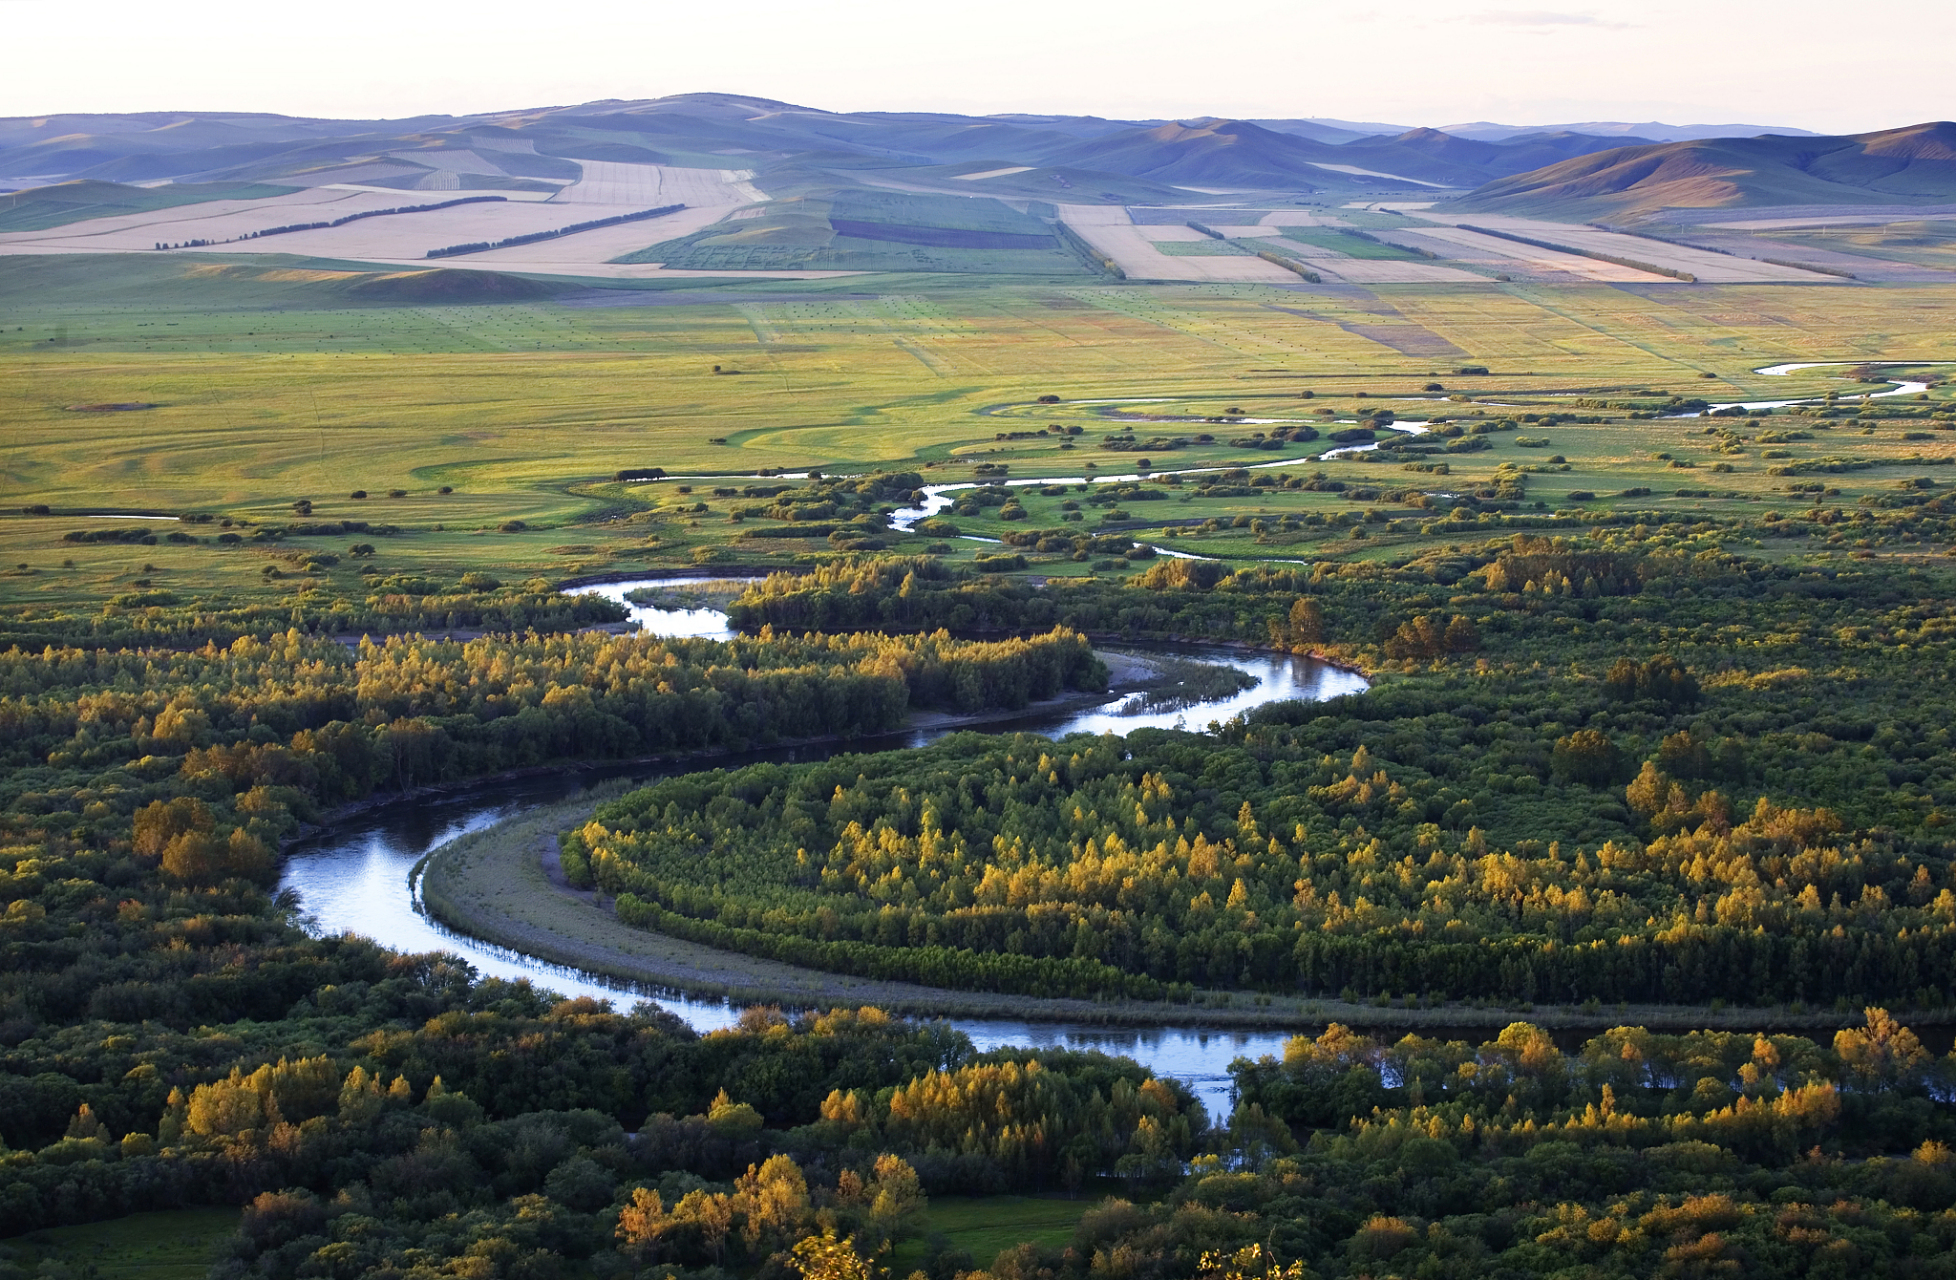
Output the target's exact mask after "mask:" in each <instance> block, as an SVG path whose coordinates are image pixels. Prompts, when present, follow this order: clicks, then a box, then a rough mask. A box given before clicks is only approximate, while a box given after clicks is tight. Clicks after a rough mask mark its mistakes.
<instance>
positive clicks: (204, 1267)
mask: <svg viewBox="0 0 1956 1280" xmlns="http://www.w3.org/2000/svg"><path fill="white" fill-rule="evenodd" d="M237 1229H238V1211H237V1210H236V1209H174V1210H168V1211H164V1212H158V1213H138V1214H132V1215H130V1216H129V1217H126V1218H116V1219H113V1220H111V1221H108V1222H92V1223H89V1224H88V1225H86V1226H80V1227H53V1228H50V1229H48V1230H45V1231H35V1232H31V1233H29V1234H28V1235H24V1236H20V1237H17V1238H15V1239H13V1240H10V1241H8V1242H6V1244H5V1245H4V1246H0V1260H5V1261H10V1262H12V1263H13V1264H14V1265H15V1266H17V1267H20V1268H21V1270H22V1272H23V1273H32V1272H35V1271H36V1270H38V1271H39V1273H40V1274H43V1275H56V1276H59V1275H86V1276H88V1277H90V1278H91V1280H203V1278H204V1275H205V1273H206V1272H208V1271H209V1270H210V1267H211V1264H212V1263H214V1262H216V1261H217V1260H218V1258H219V1257H220V1256H221V1255H222V1253H223V1251H224V1246H225V1245H226V1244H227V1243H228V1242H229V1240H230V1238H231V1236H232V1234H233V1233H234V1232H236V1231H237ZM9 1253H10V1254H12V1257H11V1258H8V1257H7V1256H6V1255H7V1254H9Z"/></svg>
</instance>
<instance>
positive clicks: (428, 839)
mask: <svg viewBox="0 0 1956 1280" xmlns="http://www.w3.org/2000/svg"><path fill="white" fill-rule="evenodd" d="M681 585H684V586H694V587H697V586H698V585H699V581H698V580H697V579H678V578H648V579H643V580H640V581H636V582H618V583H608V584H605V585H604V586H602V587H596V588H592V590H594V591H598V592H601V593H602V594H603V595H605V596H607V597H609V598H611V599H614V600H618V601H620V602H621V603H624V604H625V607H626V608H628V609H630V610H631V611H632V616H633V618H634V619H635V620H636V621H637V622H638V623H639V624H640V626H641V627H643V628H644V629H645V630H646V631H649V632H651V633H653V634H656V635H674V636H701V637H707V638H720V637H724V636H727V635H730V634H731V632H730V631H729V630H728V628H727V619H726V615H725V614H722V613H718V612H716V611H714V610H710V609H656V608H646V607H643V606H639V605H634V604H631V603H630V602H629V601H626V600H625V599H624V597H625V595H626V594H627V593H629V592H631V591H634V590H636V589H637V588H640V587H658V586H681ZM1128 647H1130V648H1133V649H1136V650H1140V649H1148V650H1152V651H1157V652H1164V653H1173V654H1176V655H1180V656H1188V657H1196V658H1200V659H1202V660H1203V661H1206V662H1216V663H1225V664H1227V665H1229V666H1232V667H1236V668H1237V669H1239V670H1241V671H1244V672H1246V673H1247V674H1249V675H1251V676H1253V677H1255V678H1256V681H1257V683H1256V684H1255V685H1254V686H1253V687H1252V688H1249V689H1246V690H1244V691H1243V692H1241V693H1238V694H1235V695H1233V696H1231V697H1229V698H1226V699H1222V700H1220V701H1216V702H1208V703H1203V704H1201V705H1199V706H1196V707H1192V708H1189V709H1187V710H1183V711H1161V710H1153V711H1149V710H1140V709H1137V708H1134V707H1132V706H1130V705H1129V704H1128V703H1127V702H1126V700H1124V699H1121V698H1118V697H1116V698H1114V699H1112V700H1110V701H1109V702H1108V703H1106V704H1104V705H1102V706H1099V707H1091V708H1087V709H1085V710H1080V709H1077V708H1076V709H1073V710H1069V711H1067V712H1064V713H1061V714H1057V715H1055V714H1051V713H1048V714H1045V715H1043V716H1042V715H1028V716H1025V717H1023V718H1020V719H1015V720H1012V721H1009V722H1005V723H998V722H993V723H990V724H987V725H985V726H984V729H985V730H986V731H988V732H1008V731H1012V732H1031V733H1042V734H1047V735H1050V736H1052V737H1061V736H1064V735H1065V734H1069V733H1128V732H1131V731H1132V730H1134V729H1139V728H1143V727H1148V726H1156V727H1163V728H1170V727H1178V726H1180V727H1187V728H1192V729H1200V728H1203V727H1206V726H1207V725H1208V724H1209V723H1210V722H1211V721H1220V720H1227V719H1229V718H1230V717H1231V716H1234V715H1236V714H1238V713H1240V712H1243V711H1246V710H1249V709H1250V708H1252V707H1256V706H1261V705H1262V704H1264V703H1267V702H1278V701H1283V700H1285V699H1293V698H1294V699H1303V700H1306V701H1321V700H1323V699H1326V698H1334V697H1337V696H1338V695H1340V694H1345V693H1353V692H1356V691H1358V690H1360V689H1363V688H1364V687H1365V680H1364V678H1363V677H1361V676H1358V675H1355V674H1353V673H1351V672H1349V671H1343V670H1340V669H1339V668H1336V667H1332V666H1329V665H1327V664H1325V663H1321V662H1314V661H1312V660H1310V659H1307V658H1293V657H1287V656H1284V655H1280V654H1273V653H1257V652H1251V651H1245V650H1237V649H1227V648H1222V647H1212V646H1193V645H1192V646H1166V645H1149V646H1144V645H1138V644H1137V645H1132V646H1128ZM948 732H953V730H950V729H932V730H912V731H908V732H903V733H897V734H892V735H888V736H886V737H882V738H873V739H858V740H857V741H855V742H852V743H850V744H849V747H848V749H849V750H852V751H874V750H888V749H890V748H895V747H914V746H922V745H924V744H926V743H928V742H931V741H934V740H935V739H937V738H939V737H942V736H943V735H944V734H945V733H948ZM834 750H835V748H834V746H833V745H832V744H819V745H815V746H809V747H801V748H790V749H781V750H774V751H762V752H752V753H747V754H744V755H739V756H729V757H722V758H719V759H716V760H714V761H712V762H710V765H711V766H719V765H730V766H731V765H740V764H744V763H748V762H750V761H753V760H761V759H768V760H794V759H797V758H801V759H820V758H822V757H825V756H828V755H830V754H833V752H834ZM689 767H694V768H697V767H700V766H698V765H693V766H689ZM674 771H675V768H674V766H664V767H651V766H645V765H636V766H630V765H618V766H610V767H599V768H593V769H590V770H586V771H582V772H580V773H579V774H577V775H576V776H569V775H551V776H545V777H537V778H526V779H520V780H517V781H513V782H498V783H495V784H493V785H485V786H482V787H475V788H468V789H462V790H458V791H457V792H455V793H454V794H453V795H449V796H442V797H436V798H427V797H421V798H417V799H415V800H413V801H408V802H403V803H399V804H391V805H385V806H382V807H380V808H376V809H374V810H371V811H369V812H367V813H364V814H361V815H360V816H358V817H356V818H352V819H349V820H348V821H346V822H342V823H339V824H337V825H335V826H334V827H333V828H332V829H330V830H329V831H327V832H326V833H324V834H323V835H320V836H318V837H315V838H314V839H312V840H310V841H307V842H305V843H303V844H301V845H299V846H297V847H295V848H294V849H293V850H292V851H291V853H290V854H289V856H288V857H287V859H286V863H285V870H284V875H283V878H282V880H281V883H280V886H279V887H280V888H281V889H291V890H293V891H294V892H296V893H297V894H298V895H299V899H300V901H301V902H302V903H303V905H304V909H305V912H306V914H307V915H308V916H309V917H310V920H311V927H312V928H313V929H314V930H315V931H317V932H319V933H322V934H337V933H356V934H360V935H362V936H364V937H369V938H372V939H374V940H375V941H377V942H380V943H381V944H383V945H385V946H388V947H391V948H393V949H395V950H397V951H407V952H426V951H446V952H450V953H453V954H455V955H458V956H460V957H462V958H463V959H465V960H467V961H468V962H469V963H470V964H472V965H474V966H475V967H476V969H477V970H478V971H479V972H481V973H483V974H485V975H490V976H495V977H500V978H510V979H516V978H527V979H529V980H531V981H532V982H534V983H536V984H537V985H538V986H539V987H544V988H547V989H550V990H553V991H559V992H562V993H563V994H565V995H570V996H596V997H599V998H601V999H605V1000H611V1001H613V1002H614V1003H616V1004H617V1005H619V1006H620V1007H629V1006H630V1005H631V1004H633V1003H636V1002H637V1001H640V1000H645V1001H648V1002H650V1003H652V1004H656V1005H658V1006H659V1007H660V1008H663V1009H667V1010H669V1011H671V1012H672V1013H675V1014H677V1015H678V1016H679V1017H681V1018H683V1019H685V1020H686V1022H688V1023H689V1024H691V1025H692V1026H693V1027H695V1028H697V1029H699V1030H701V1031H707V1030H711V1029H713V1028H716V1027H724V1026H728V1025H730V1024H731V1023H732V1022H733V1021H734V1020H735V1018H737V1017H738V1016H739V1012H740V1011H739V1009H738V1008H737V1007H732V1006H729V1005H727V1004H725V1003H723V1002H721V1001H717V1000H706V999H694V998H690V997H686V996H683V995H674V994H672V993H671V992H668V991H652V990H644V989H637V988H633V987H631V986H629V985H626V984H622V983H619V982H616V981H613V980H610V979H607V978H602V977H599V976H597V975H595V974H589V973H585V972H583V971H581V970H577V969H573V968H569V967H566V966H564V965H559V964H552V963H549V962H547V961H543V960H538V959H536V958H534V957H531V956H528V955H524V954H522V953H520V952H514V951H509V950H506V949H504V948H501V947H496V946H492V945H490V944H488V943H484V942H479V941H477V940H476V939H474V938H470V937H467V936H464V935H462V934H458V933H456V932H454V931H452V930H450V929H447V928H446V927H444V926H442V925H441V924H439V923H437V922H436V921H434V920H433V919H431V918H429V916H428V915H427V914H426V913H425V911H424V910H423V909H422V905H421V901H420V895H419V891H418V885H417V884H416V879H415V867H416V865H417V864H418V863H419V862H420V861H421V859H422V858H423V857H425V856H426V855H427V854H428V853H429V852H430V851H432V850H434V849H437V848H439V847H441V846H442V845H443V844H446V843H447V842H448V841H450V840H453V839H455V838H456V837H457V836H461V835H464V834H466V833H468V832H471V831H477V830H480V829H482V828H484V827H487V826H490V825H492V824H494V823H497V822H500V821H503V820H504V819H507V818H512V817H515V816H517V815H519V814H521V813H523V812H524V811H526V810H528V809H531V808H534V807H537V806H539V805H546V804H553V803H556V802H559V801H562V800H566V799H569V798H570V797H572V796H573V795H575V794H576V793H577V792H578V791H579V790H580V789H581V788H583V787H587V786H589V785H591V784H592V783H594V782H597V781H600V780H603V779H607V778H621V777H622V778H630V779H634V780H638V779H650V778H655V777H658V776H661V775H662V774H667V773H671V772H674ZM949 1021H950V1024H951V1025H952V1026H954V1027H956V1028H957V1029H958V1030H960V1031H962V1032H964V1033H965V1034H966V1035H968V1036H970V1037H971V1040H972V1042H973V1043H974V1044H975V1045H977V1047H978V1048H979V1049H980V1050H989V1049H996V1048H1000V1047H1003V1046H1007V1045H1033V1046H1042V1047H1044V1046H1064V1047H1071V1048H1093V1049H1102V1050H1105V1051H1107V1052H1109V1053H1119V1054H1125V1055H1127V1056H1128V1057H1132V1058H1134V1059H1136V1060H1138V1061H1140V1062H1142V1063H1143V1064H1145V1065H1146V1066H1148V1067H1149V1068H1150V1069H1152V1070H1153V1071H1155V1072H1157V1073H1158V1074H1161V1075H1165V1076H1173V1077H1175V1078H1177V1079H1180V1080H1183V1081H1185V1082H1187V1083H1188V1084H1189V1086H1190V1087H1191V1088H1193V1089H1194V1090H1195V1091H1196V1092H1197V1093H1198V1094H1199V1095H1201V1097H1202V1099H1203V1101H1204V1102H1205V1103H1206V1104H1207V1105H1208V1107H1209V1110H1210V1114H1211V1115H1216V1116H1219V1117H1220V1116H1227V1115H1228V1113H1229V1109H1230V1107H1229V1076H1228V1074H1227V1068H1228V1066H1229V1063H1230V1061H1231V1059H1233V1058H1236V1057H1239V1056H1245V1055H1247V1056H1250V1057H1256V1056H1259V1055H1261V1054H1266V1053H1279V1054H1280V1053H1281V1052H1282V1049H1283V1042H1284V1040H1285V1039H1286V1038H1287V1035H1288V1033H1286V1032H1280V1031H1243V1030H1236V1029H1228V1030H1221V1029H1218V1030H1204V1029H1202V1028H1199V1027H1193V1028H1192V1027H1161V1028H1147V1027H1118V1028H1113V1027H1102V1026H1094V1025H1089V1024H1082V1023H1065V1022H1033V1021H1017V1020H1013V1019H1001V1018H953V1019H950V1020H949Z"/></svg>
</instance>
